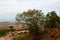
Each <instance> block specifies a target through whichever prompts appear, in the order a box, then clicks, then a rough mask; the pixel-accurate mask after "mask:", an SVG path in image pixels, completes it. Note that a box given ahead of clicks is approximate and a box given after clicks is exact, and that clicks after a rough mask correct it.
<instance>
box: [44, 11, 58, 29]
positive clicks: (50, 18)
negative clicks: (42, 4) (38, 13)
mask: <svg viewBox="0 0 60 40" xmlns="http://www.w3.org/2000/svg"><path fill="white" fill-rule="evenodd" d="M46 18H47V19H46V24H45V26H46V27H48V28H55V27H57V25H56V23H57V22H58V20H59V17H58V16H57V14H56V12H55V11H52V12H49V13H48V14H47V15H46Z"/></svg>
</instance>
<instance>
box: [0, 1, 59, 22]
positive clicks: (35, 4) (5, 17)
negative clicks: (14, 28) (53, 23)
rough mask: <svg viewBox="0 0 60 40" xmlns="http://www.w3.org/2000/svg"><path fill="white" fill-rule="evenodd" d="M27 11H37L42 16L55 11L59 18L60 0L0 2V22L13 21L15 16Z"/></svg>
mask: <svg viewBox="0 0 60 40" xmlns="http://www.w3.org/2000/svg"><path fill="white" fill-rule="evenodd" d="M29 9H39V10H42V12H44V14H47V13H48V12H50V11H56V13H57V14H58V15H59V16H60V14H59V13H60V0H0V21H1V22H5V21H10V22H12V21H15V17H16V14H18V13H21V12H23V11H25V10H29Z"/></svg>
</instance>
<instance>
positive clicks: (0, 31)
mask: <svg viewBox="0 0 60 40" xmlns="http://www.w3.org/2000/svg"><path fill="white" fill-rule="evenodd" d="M9 31H10V30H8V29H2V30H0V37H1V36H5V35H7V32H9Z"/></svg>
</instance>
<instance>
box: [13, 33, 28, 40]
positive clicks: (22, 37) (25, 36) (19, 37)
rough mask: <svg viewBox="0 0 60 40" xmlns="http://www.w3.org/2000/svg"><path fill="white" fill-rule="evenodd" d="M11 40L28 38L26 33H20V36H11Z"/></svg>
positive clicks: (25, 39) (26, 39)
mask: <svg viewBox="0 0 60 40" xmlns="http://www.w3.org/2000/svg"><path fill="white" fill-rule="evenodd" d="M13 40H28V37H27V35H24V34H21V35H20V36H18V37H16V38H13Z"/></svg>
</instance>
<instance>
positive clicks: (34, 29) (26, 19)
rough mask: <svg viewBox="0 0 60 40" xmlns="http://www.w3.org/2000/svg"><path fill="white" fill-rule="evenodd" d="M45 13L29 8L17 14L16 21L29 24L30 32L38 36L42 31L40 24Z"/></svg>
mask: <svg viewBox="0 0 60 40" xmlns="http://www.w3.org/2000/svg"><path fill="white" fill-rule="evenodd" d="M43 19H44V14H43V13H42V11H41V10H35V9H34V10H28V11H26V12H23V13H21V14H17V16H16V21H17V22H18V23H25V24H27V25H28V26H29V27H28V30H29V33H30V34H31V35H33V36H35V37H36V36H37V35H38V34H39V33H40V31H41V30H40V29H39V25H40V24H41V23H42V22H43Z"/></svg>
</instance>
